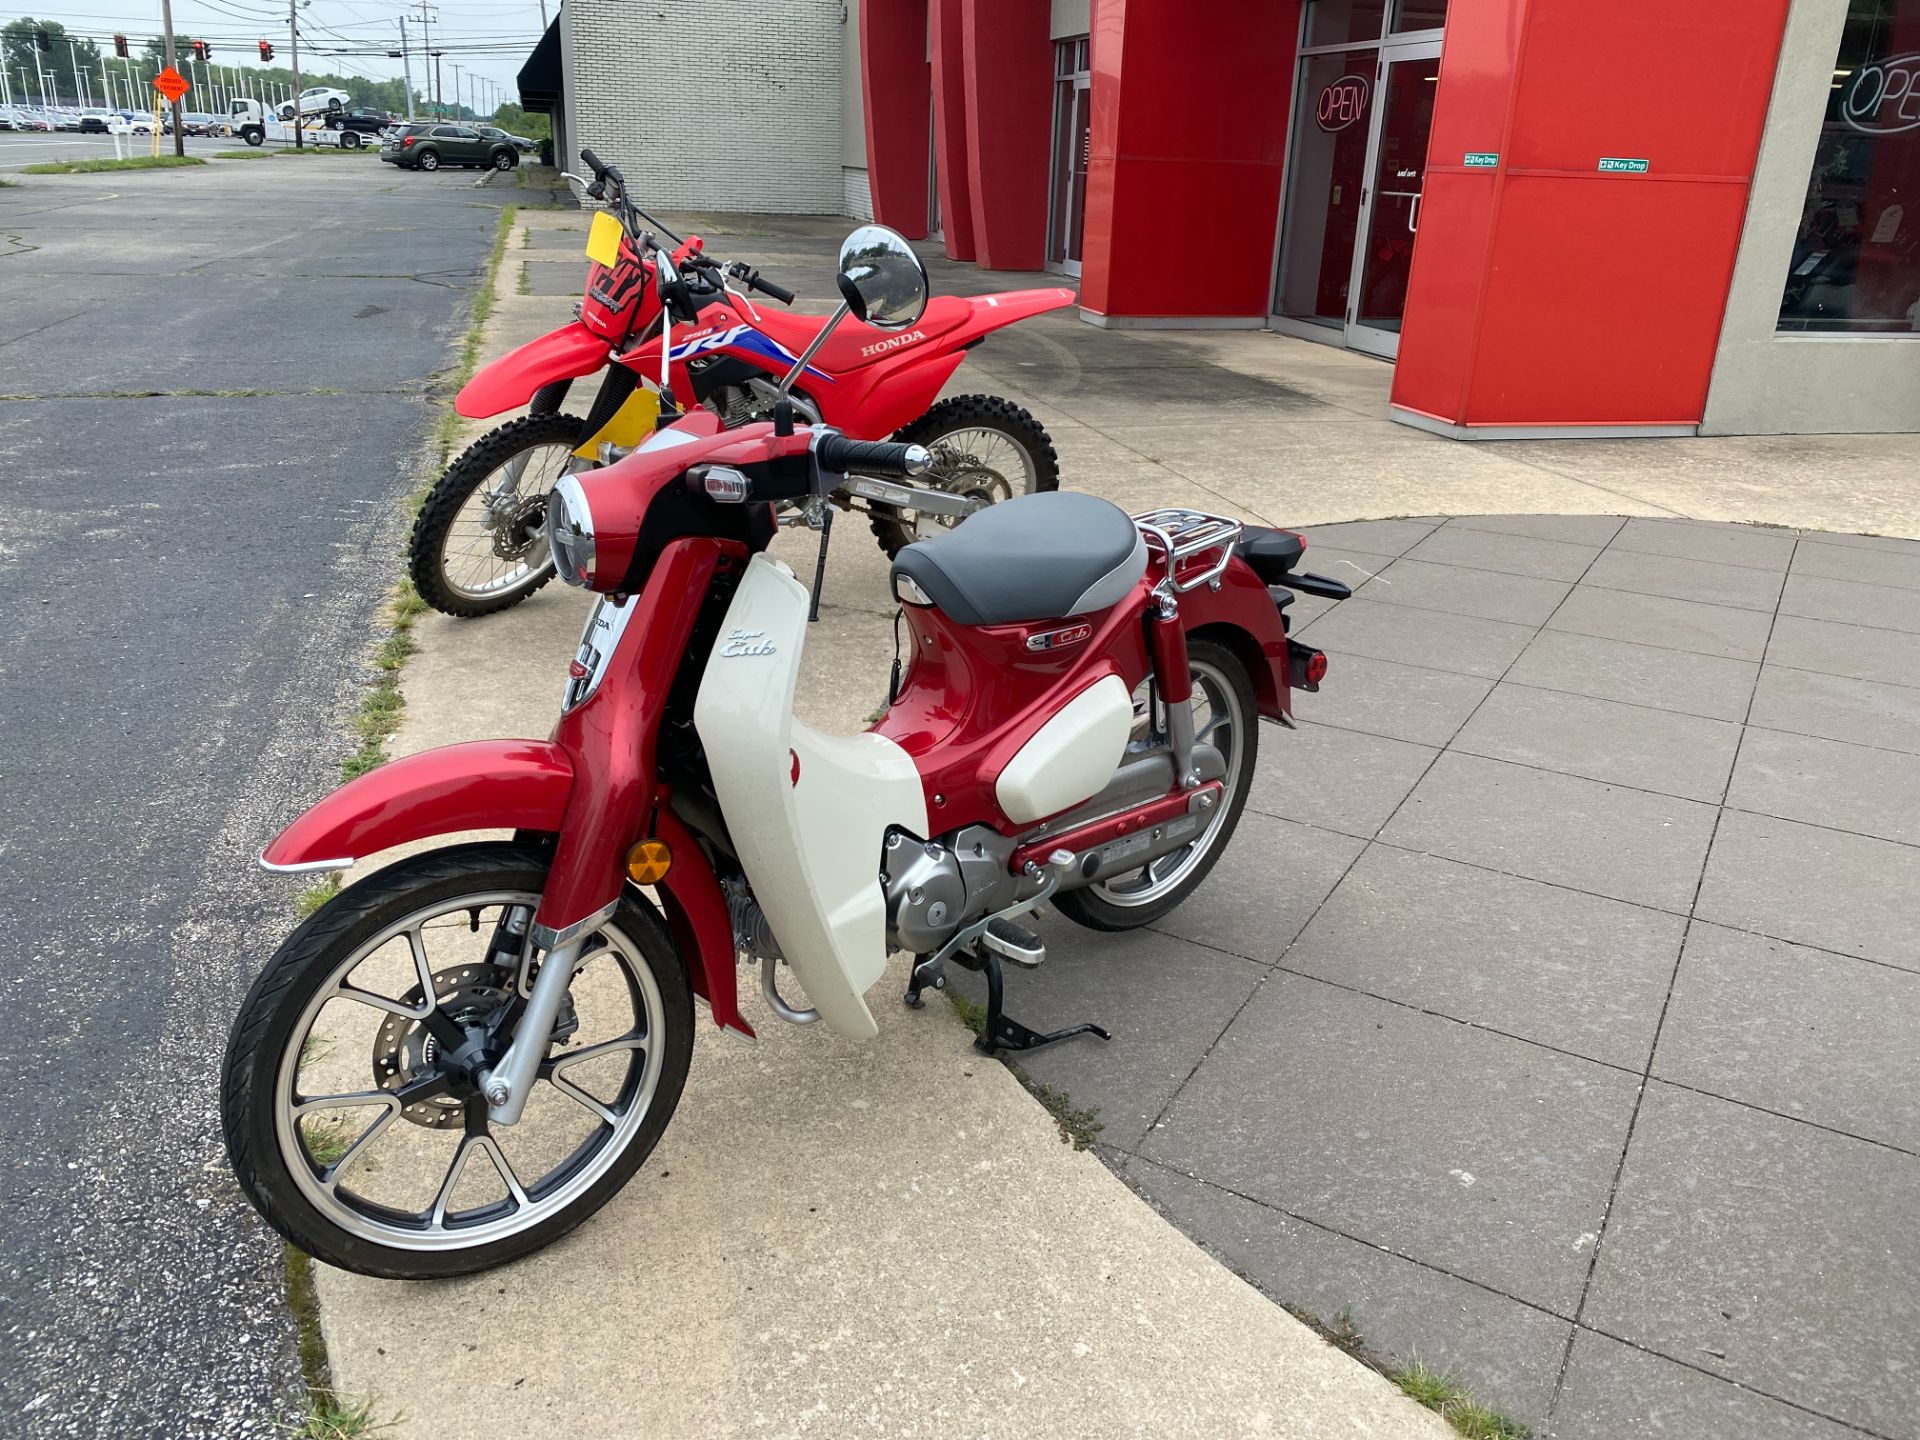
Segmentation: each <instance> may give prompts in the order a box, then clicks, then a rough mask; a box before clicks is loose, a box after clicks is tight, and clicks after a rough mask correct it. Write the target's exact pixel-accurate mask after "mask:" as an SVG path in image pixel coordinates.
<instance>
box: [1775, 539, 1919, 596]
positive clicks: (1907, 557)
mask: <svg viewBox="0 0 1920 1440" xmlns="http://www.w3.org/2000/svg"><path fill="white" fill-rule="evenodd" d="M1793 573H1794V574H1796V575H1818V576H1821V577H1823V578H1825V579H1829V580H1857V581H1859V582H1861V583H1862V584H1865V585H1889V586H1892V587H1894V588H1896V589H1901V590H1920V555H1915V554H1911V553H1901V552H1889V551H1882V550H1869V551H1865V552H1862V551H1861V550H1859V549H1857V548H1855V547H1851V546H1840V545H1826V544H1822V543H1821V542H1820V541H1819V540H1818V539H1816V538H1815V537H1812V536H1809V537H1808V538H1806V539H1805V540H1802V541H1801V542H1800V548H1799V549H1798V550H1796V551H1795V552H1794V557H1793Z"/></svg>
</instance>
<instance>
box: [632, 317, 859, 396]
mask: <svg viewBox="0 0 1920 1440" xmlns="http://www.w3.org/2000/svg"><path fill="white" fill-rule="evenodd" d="M718 350H745V351H747V352H748V353H749V354H752V355H758V356H761V357H762V358H764V359H767V360H771V361H772V362H773V363H774V366H775V367H776V368H778V369H782V370H784V369H785V368H786V367H788V366H790V365H792V364H793V362H794V361H795V360H798V359H799V358H800V357H799V356H798V355H795V354H794V353H793V352H792V351H791V350H789V349H787V347H786V346H784V345H782V344H780V343H779V342H778V341H776V340H770V339H768V338H767V337H766V336H765V335H762V334H761V333H760V332H759V331H758V330H756V329H754V328H753V327H752V326H751V325H733V326H729V327H728V328H727V329H725V330H705V331H699V332H696V333H695V334H692V335H689V336H688V337H687V338H686V339H685V340H682V341H681V342H680V343H679V344H678V345H676V346H674V347H673V348H672V349H671V350H669V351H668V352H667V356H668V358H669V359H670V360H671V361H673V363H675V364H679V363H680V362H682V361H684V360H688V359H691V358H692V357H693V356H696V355H706V354H709V353H711V352H713V351H718ZM806 373H807V374H809V375H812V376H814V377H815V378H816V379H820V380H825V381H826V382H827V383H828V384H830V385H831V384H832V383H834V380H833V376H831V375H829V374H827V372H826V371H824V370H821V369H819V368H817V367H816V366H813V365H809V366H807V372H806Z"/></svg>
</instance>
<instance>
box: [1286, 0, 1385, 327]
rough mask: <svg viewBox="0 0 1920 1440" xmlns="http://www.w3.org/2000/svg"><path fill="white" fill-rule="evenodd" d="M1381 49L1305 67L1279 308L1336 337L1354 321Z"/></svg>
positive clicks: (1290, 169)
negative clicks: (1351, 309)
mask: <svg viewBox="0 0 1920 1440" xmlns="http://www.w3.org/2000/svg"><path fill="white" fill-rule="evenodd" d="M1374 23H1375V25H1376V26H1377V25H1378V23H1379V22H1378V19H1377V18H1376V19H1375V21H1374ZM1379 54H1380V52H1379V51H1378V50H1376V49H1364V50H1340V51H1335V52H1333V53H1331V54H1326V55H1311V56H1308V57H1307V58H1306V60H1304V61H1303V62H1302V64H1301V66H1300V89H1299V92H1298V93H1299V97H1300V98H1299V102H1298V104H1297V105H1296V106H1295V107H1294V142H1293V159H1292V161H1291V162H1290V163H1289V164H1288V166H1287V219H1286V227H1285V231H1284V233H1283V237H1282V240H1281V246H1280V280H1279V284H1278V285H1277V287H1276V291H1275V295H1274V310H1275V313H1276V314H1278V315H1280V316H1283V317H1285V318H1287V319H1289V320H1294V321H1297V322H1302V323H1304V324H1307V325H1312V326H1316V327H1320V328H1323V329H1327V330H1331V331H1333V332H1335V334H1336V336H1337V335H1338V333H1339V332H1340V331H1341V330H1342V329H1343V327H1344V326H1345V325H1346V321H1347V298H1348V289H1349V286H1350V285H1351V283H1352V279H1353V251H1354V244H1355V241H1356V240H1357V239H1358V237H1359V234H1360V212H1361V208H1362V205H1363V200H1362V193H1363V192H1364V191H1365V189H1366V183H1367V156H1368V139H1369V137H1370V136H1371V135H1372V133H1373V132H1372V126H1371V123H1370V122H1371V118H1372V115H1373V86H1374V76H1375V73H1376V71H1377V70H1378V63H1377V62H1378V58H1379Z"/></svg>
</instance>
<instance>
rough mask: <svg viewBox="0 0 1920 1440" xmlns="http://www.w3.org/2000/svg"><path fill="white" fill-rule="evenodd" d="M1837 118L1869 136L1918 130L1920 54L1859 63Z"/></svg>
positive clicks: (1841, 102) (1919, 123)
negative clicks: (1864, 63) (1865, 63)
mask: <svg viewBox="0 0 1920 1440" xmlns="http://www.w3.org/2000/svg"><path fill="white" fill-rule="evenodd" d="M1840 117H1841V118H1842V119H1843V120H1845V121H1846V122H1847V124H1848V125H1850V126H1852V127H1853V128H1854V129H1855V130H1860V131H1864V132H1865V133H1866V134H1868V135H1898V134H1899V133H1900V132H1901V131H1903V130H1920V55H1895V56H1892V57H1891V58H1889V59H1886V60H1875V61H1873V62H1872V63H1871V64H1868V65H1862V66H1861V67H1860V68H1859V69H1858V70H1856V71H1855V72H1854V74H1853V78H1852V79H1851V80H1850V81H1849V82H1848V84H1847V89H1846V93H1845V94H1844V95H1843V96H1842V97H1841V100H1840Z"/></svg>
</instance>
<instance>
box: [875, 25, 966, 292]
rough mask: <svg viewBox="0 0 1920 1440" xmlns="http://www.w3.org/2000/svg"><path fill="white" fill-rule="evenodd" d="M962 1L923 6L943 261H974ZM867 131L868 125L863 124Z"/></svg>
mask: <svg viewBox="0 0 1920 1440" xmlns="http://www.w3.org/2000/svg"><path fill="white" fill-rule="evenodd" d="M964 4H965V0H927V27H928V29H929V31H930V32H931V35H930V39H931V41H932V52H933V148H934V151H935V154H936V157H937V158H936V160H935V166H934V168H935V172H936V173H935V181H936V183H937V184H938V186H939V189H940V231H941V234H942V235H944V236H945V237H946V239H945V241H944V242H943V243H944V244H945V246H946V250H947V258H948V259H949V260H971V259H973V258H974V241H973V182H972V180H971V178H970V176H969V171H970V168H971V167H970V166H969V165H968V163H967V156H968V153H969V151H968V146H967V77H966V71H967V62H966V54H967V47H966V44H965V42H964V41H963V39H962V37H961V29H962V23H961V9H962V6H963V5H964ZM869 125H871V122H869Z"/></svg>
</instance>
